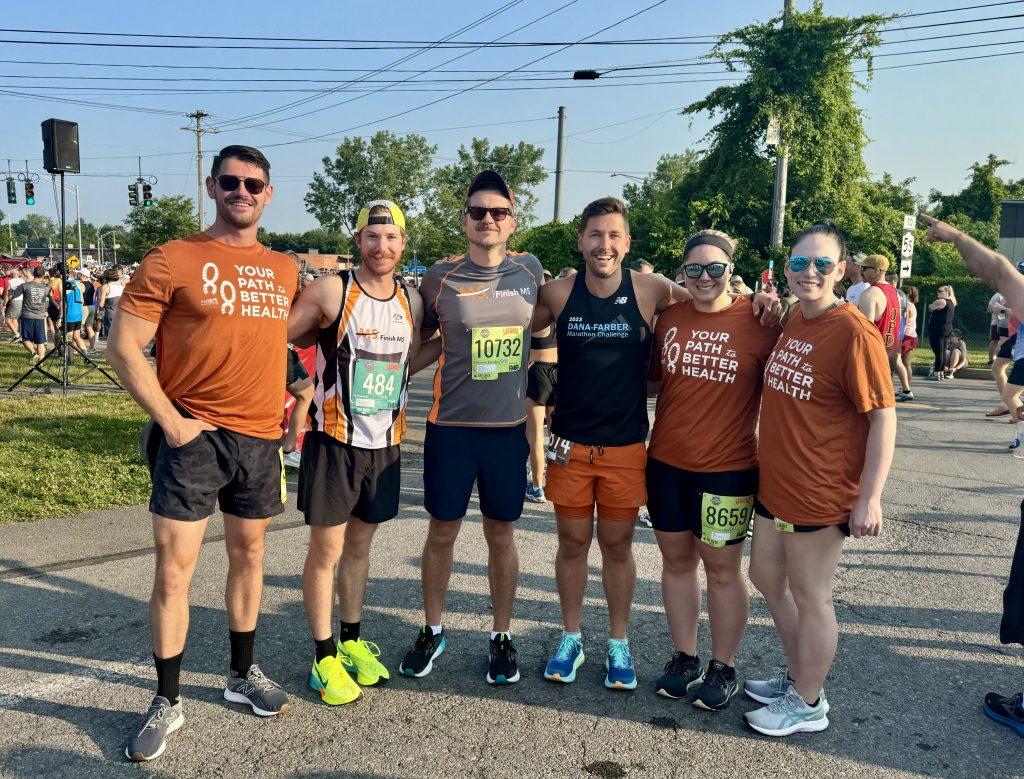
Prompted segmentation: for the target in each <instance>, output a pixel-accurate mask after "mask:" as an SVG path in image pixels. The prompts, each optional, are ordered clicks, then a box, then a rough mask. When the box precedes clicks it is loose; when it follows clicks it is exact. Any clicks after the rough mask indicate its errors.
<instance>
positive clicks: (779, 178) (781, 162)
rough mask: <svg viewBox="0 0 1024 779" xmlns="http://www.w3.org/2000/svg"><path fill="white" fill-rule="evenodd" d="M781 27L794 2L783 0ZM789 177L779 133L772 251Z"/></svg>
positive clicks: (781, 222)
mask: <svg viewBox="0 0 1024 779" xmlns="http://www.w3.org/2000/svg"><path fill="white" fill-rule="evenodd" d="M783 2H784V5H783V8H782V26H783V27H786V26H788V25H789V22H790V19H791V18H792V16H793V14H794V13H795V9H794V5H795V0H783ZM788 175H789V148H788V147H787V146H786V138H785V135H784V134H783V133H781V131H780V137H779V144H778V145H777V146H776V147H775V196H774V205H773V206H772V250H778V249H781V248H782V228H783V227H784V226H785V221H786V179H787V177H788Z"/></svg>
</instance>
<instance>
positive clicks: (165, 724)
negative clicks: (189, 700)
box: [124, 695, 185, 763]
mask: <svg viewBox="0 0 1024 779" xmlns="http://www.w3.org/2000/svg"><path fill="white" fill-rule="evenodd" d="M184 724H185V715H184V713H183V712H182V710H181V698H179V699H178V702H177V703H175V704H174V705H173V706H172V705H171V702H170V701H169V700H167V699H166V698H164V697H163V696H161V695H157V696H156V697H155V698H153V702H152V703H151V704H149V711H147V712H146V719H145V720H144V721H143V723H142V727H141V728H140V729H139V731H138V732H137V733H136V734H135V735H134V736H132V737H131V739H129V741H128V746H126V747H125V748H124V756H125V757H127V758H128V759H129V760H134V761H135V762H137V763H144V762H146V761H147V760H156V759H157V758H158V757H160V755H162V754H163V753H164V747H166V746H167V737H168V736H169V735H170V734H171V733H173V732H174V731H176V730H177V729H178V728H180V727H181V726H182V725H184Z"/></svg>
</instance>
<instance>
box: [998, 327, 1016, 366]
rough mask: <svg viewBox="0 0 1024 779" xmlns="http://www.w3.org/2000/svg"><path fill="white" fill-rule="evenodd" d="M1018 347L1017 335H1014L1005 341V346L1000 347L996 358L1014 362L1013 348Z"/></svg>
mask: <svg viewBox="0 0 1024 779" xmlns="http://www.w3.org/2000/svg"><path fill="white" fill-rule="evenodd" d="M1016 345H1017V334H1016V333H1014V334H1013V335H1011V336H1010V337H1009V338H1007V339H1006V340H1005V341H1003V345H1002V346H1000V347H999V354H998V355H996V356H997V357H1001V358H1002V359H1004V360H1012V359H1013V347H1014V346H1016Z"/></svg>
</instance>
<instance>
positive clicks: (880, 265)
mask: <svg viewBox="0 0 1024 779" xmlns="http://www.w3.org/2000/svg"><path fill="white" fill-rule="evenodd" d="M857 264H858V265H860V267H862V268H876V269H877V270H880V271H887V270H889V258H888V257H886V256H885V255H883V254H869V255H868V256H867V257H864V258H862V259H859V260H857Z"/></svg>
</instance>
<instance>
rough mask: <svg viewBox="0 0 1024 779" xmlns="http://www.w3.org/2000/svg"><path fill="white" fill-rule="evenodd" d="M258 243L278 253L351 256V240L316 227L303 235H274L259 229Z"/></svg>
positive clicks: (337, 233)
mask: <svg viewBox="0 0 1024 779" xmlns="http://www.w3.org/2000/svg"><path fill="white" fill-rule="evenodd" d="M259 242H260V243H262V244H264V245H265V246H269V247H270V248H272V249H275V250H277V251H279V252H287V251H293V252H299V253H300V254H304V253H306V252H308V251H309V250H310V249H316V250H318V251H319V252H320V253H321V254H352V249H353V244H352V239H351V238H350V237H349V236H348V235H345V234H343V233H339V232H335V231H333V230H327V229H325V228H323V227H318V228H316V229H315V230H307V231H306V232H304V233H275V232H271V231H269V230H264V229H263V228H260V231H259Z"/></svg>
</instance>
